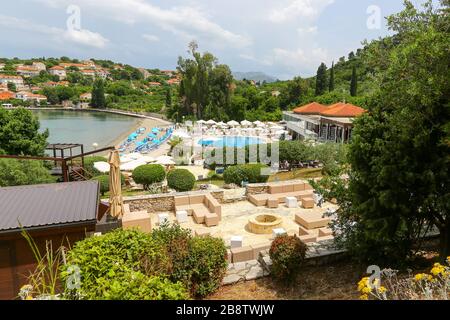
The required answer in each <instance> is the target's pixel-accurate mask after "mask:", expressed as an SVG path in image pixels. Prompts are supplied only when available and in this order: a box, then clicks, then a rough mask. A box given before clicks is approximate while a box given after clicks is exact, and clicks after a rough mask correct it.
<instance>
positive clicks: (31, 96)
mask: <svg viewBox="0 0 450 320" xmlns="http://www.w3.org/2000/svg"><path fill="white" fill-rule="evenodd" d="M16 99H20V100H22V101H32V102H37V103H39V104H40V103H43V102H47V97H46V96H44V95H42V94H36V93H31V92H28V91H20V92H17V93H16Z"/></svg>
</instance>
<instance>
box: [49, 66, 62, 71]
mask: <svg viewBox="0 0 450 320" xmlns="http://www.w3.org/2000/svg"><path fill="white" fill-rule="evenodd" d="M50 70H64V68H63V67H61V66H54V67H51V68H50Z"/></svg>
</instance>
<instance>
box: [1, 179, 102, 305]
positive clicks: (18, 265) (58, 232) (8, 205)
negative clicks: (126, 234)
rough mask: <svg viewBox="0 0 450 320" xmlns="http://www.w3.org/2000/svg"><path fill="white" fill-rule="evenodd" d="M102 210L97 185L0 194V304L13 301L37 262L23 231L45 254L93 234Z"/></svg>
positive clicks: (30, 188) (9, 189)
mask: <svg viewBox="0 0 450 320" xmlns="http://www.w3.org/2000/svg"><path fill="white" fill-rule="evenodd" d="M105 211H106V209H105V206H104V205H103V204H101V203H100V200H99V184H98V182H97V181H82V182H67V183H54V184H42V185H29V186H18V187H6V188H0V299H3V300H4V299H14V298H17V294H18V292H19V290H20V287H21V286H22V285H24V284H25V283H26V276H28V275H29V274H30V272H32V271H34V269H35V267H36V261H35V258H34V256H33V254H32V251H31V249H30V246H29V244H28V243H27V241H26V240H25V238H24V237H23V236H22V234H21V232H22V230H25V231H27V232H28V233H29V234H30V235H31V237H32V238H33V240H34V241H35V242H36V244H37V245H38V247H39V249H40V251H41V253H44V252H45V244H46V241H48V240H51V241H52V245H53V248H54V249H57V248H58V247H59V246H60V245H61V244H62V243H63V241H64V242H65V243H66V244H67V240H68V241H69V242H70V243H71V244H73V243H74V242H76V241H78V240H82V239H84V238H85V237H86V235H87V234H88V233H89V232H93V231H95V226H96V224H97V221H99V220H100V219H101V218H102V215H103V214H104V213H105Z"/></svg>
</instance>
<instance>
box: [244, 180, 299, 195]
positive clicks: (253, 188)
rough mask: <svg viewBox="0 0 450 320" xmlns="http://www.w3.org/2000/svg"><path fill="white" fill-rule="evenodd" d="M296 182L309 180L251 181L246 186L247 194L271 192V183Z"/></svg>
mask: <svg viewBox="0 0 450 320" xmlns="http://www.w3.org/2000/svg"><path fill="white" fill-rule="evenodd" d="M296 182H307V180H289V181H280V182H268V183H250V184H248V185H247V187H246V195H247V196H248V195H252V194H260V193H269V186H270V185H277V184H287V183H289V184H290V183H296Z"/></svg>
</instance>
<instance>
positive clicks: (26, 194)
mask: <svg viewBox="0 0 450 320" xmlns="http://www.w3.org/2000/svg"><path fill="white" fill-rule="evenodd" d="M98 190H99V185H98V181H81V182H66V183H52V184H41V185H30V186H17V187H5V188H0V231H6V230H12V229H17V228H20V224H21V225H22V226H23V227H24V228H30V227H39V226H47V225H56V224H62V223H74V222H82V221H88V220H94V219H97V210H98V202H99V191H98Z"/></svg>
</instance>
